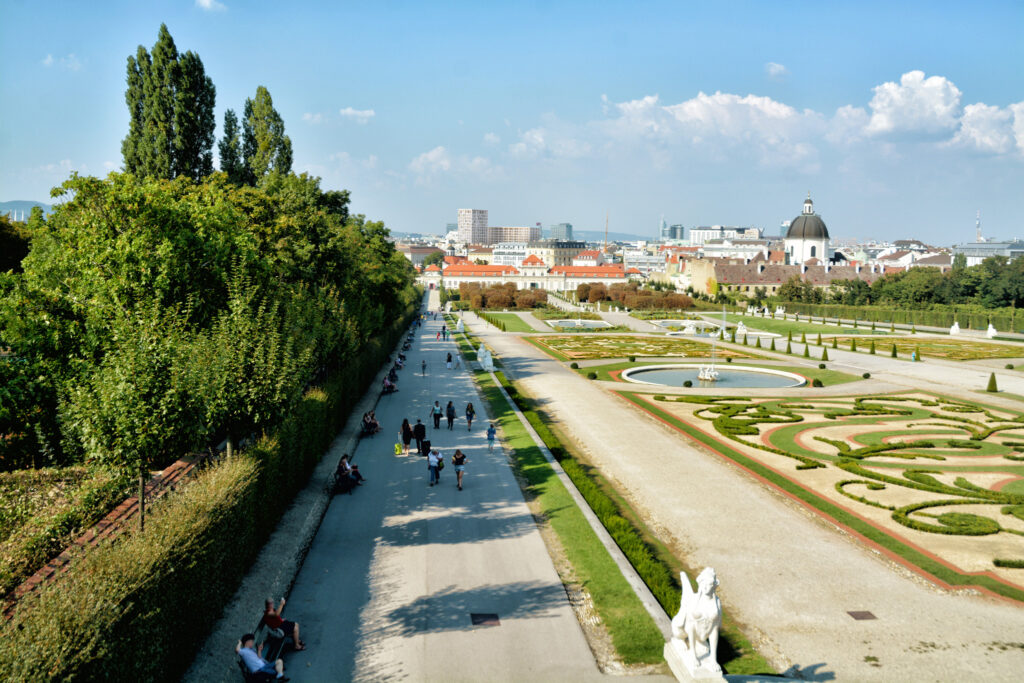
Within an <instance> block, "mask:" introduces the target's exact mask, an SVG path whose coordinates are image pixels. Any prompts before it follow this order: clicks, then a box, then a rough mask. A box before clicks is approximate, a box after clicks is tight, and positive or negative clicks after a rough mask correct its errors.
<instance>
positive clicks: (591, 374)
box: [587, 370, 597, 379]
mask: <svg viewBox="0 0 1024 683" xmlns="http://www.w3.org/2000/svg"><path fill="white" fill-rule="evenodd" d="M587 379H597V373H596V372H594V371H593V370H591V371H590V372H588V373H587Z"/></svg>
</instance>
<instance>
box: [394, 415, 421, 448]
mask: <svg viewBox="0 0 1024 683" xmlns="http://www.w3.org/2000/svg"><path fill="white" fill-rule="evenodd" d="M398 434H399V436H400V437H401V438H402V445H403V446H405V454H406V455H409V442H410V441H412V436H413V434H412V426H411V425H410V424H409V418H405V419H403V420H402V428H401V429H400V430H398ZM418 444H419V442H418V441H417V445H418Z"/></svg>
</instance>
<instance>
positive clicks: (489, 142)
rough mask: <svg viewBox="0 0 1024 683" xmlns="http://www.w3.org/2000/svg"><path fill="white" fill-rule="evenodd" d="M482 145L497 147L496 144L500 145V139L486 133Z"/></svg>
mask: <svg viewBox="0 0 1024 683" xmlns="http://www.w3.org/2000/svg"><path fill="white" fill-rule="evenodd" d="M484 144H485V145H498V144H501V138H500V137H498V136H497V135H495V134H494V133H486V134H485V135H484Z"/></svg>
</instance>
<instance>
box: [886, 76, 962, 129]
mask: <svg viewBox="0 0 1024 683" xmlns="http://www.w3.org/2000/svg"><path fill="white" fill-rule="evenodd" d="M874 93H875V96H874V97H872V98H871V102H870V103H869V105H868V106H870V107H871V121H870V122H869V123H868V126H867V132H868V133H870V134H872V135H875V134H879V133H898V132H911V133H929V134H936V133H945V132H947V131H950V130H952V129H953V128H955V127H956V125H957V120H958V117H959V115H960V90H959V89H957V87H956V86H955V85H953V83H952V82H951V81H949V80H947V79H946V78H944V77H942V76H931V77H929V78H925V76H924V72H923V71H908V72H907V73H905V74H903V75H902V76H901V77H900V82H899V83H898V84H897V83H893V82H891V81H890V82H888V83H883V84H882V85H879V86H876V87H875V88H874Z"/></svg>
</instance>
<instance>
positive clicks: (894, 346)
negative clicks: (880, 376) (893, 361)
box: [889, 344, 898, 358]
mask: <svg viewBox="0 0 1024 683" xmlns="http://www.w3.org/2000/svg"><path fill="white" fill-rule="evenodd" d="M889 355H890V356H891V357H893V358H897V357H898V356H897V355H896V345H895V344H893V345H892V352H891V353H890V354H889Z"/></svg>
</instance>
